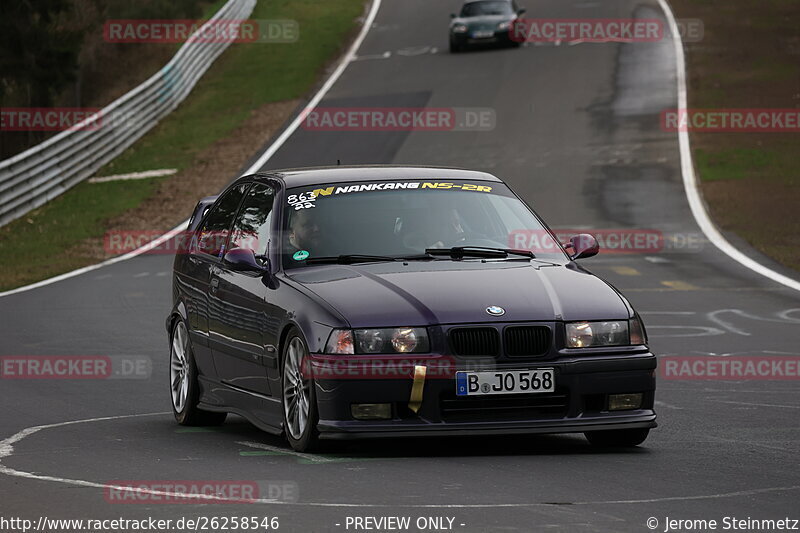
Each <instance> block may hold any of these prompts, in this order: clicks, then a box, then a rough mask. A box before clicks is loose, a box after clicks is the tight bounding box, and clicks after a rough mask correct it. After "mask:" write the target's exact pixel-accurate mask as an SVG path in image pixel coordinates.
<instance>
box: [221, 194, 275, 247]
mask: <svg viewBox="0 0 800 533" xmlns="http://www.w3.org/2000/svg"><path fill="white" fill-rule="evenodd" d="M274 200H275V190H274V189H273V188H272V187H270V186H269V185H262V184H260V183H257V184H255V185H253V187H252V188H251V189H250V192H248V193H247V196H245V198H244V201H243V202H242V208H241V209H240V210H239V215H238V216H237V217H236V222H235V223H234V225H233V234H232V235H231V244H230V247H231V248H248V249H250V250H253V251H254V252H255V253H256V255H263V254H266V253H267V246H268V244H269V239H270V234H269V233H270V228H271V227H272V206H273V203H274Z"/></svg>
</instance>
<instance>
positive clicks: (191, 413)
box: [169, 318, 228, 426]
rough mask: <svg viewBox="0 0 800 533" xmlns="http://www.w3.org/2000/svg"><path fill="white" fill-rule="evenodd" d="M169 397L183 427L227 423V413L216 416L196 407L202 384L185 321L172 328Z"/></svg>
mask: <svg viewBox="0 0 800 533" xmlns="http://www.w3.org/2000/svg"><path fill="white" fill-rule="evenodd" d="M169 378H170V393H171V394H170V396H171V397H172V414H173V415H174V416H175V420H176V421H177V422H178V424H180V425H182V426H218V425H220V424H222V423H223V422H225V417H226V416H228V413H213V412H211V411H203V410H202V409H199V408H198V407H197V404H198V403H199V398H200V385H199V383H198V381H197V365H196V364H195V362H194V356H193V355H192V345H191V342H190V341H189V332H188V330H187V329H186V324H185V323H184V321H183V319H181V318H179V319H178V320H176V321H175V324H173V326H172V334H171V335H170V350H169Z"/></svg>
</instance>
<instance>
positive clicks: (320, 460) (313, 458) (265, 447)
mask: <svg viewBox="0 0 800 533" xmlns="http://www.w3.org/2000/svg"><path fill="white" fill-rule="evenodd" d="M236 444H241V445H242V446H247V447H249V448H255V449H256V450H266V451H269V452H275V453H281V454H285V455H294V456H295V457H299V458H300V459H305V460H306V461H311V462H314V463H332V462H334V461H335V459H329V458H327V457H322V456H319V455H313V454H310V453H302V452H296V451H294V450H292V449H289V448H279V447H278V446H270V445H269V444H264V443H263V442H249V441H238V442H237V443H236Z"/></svg>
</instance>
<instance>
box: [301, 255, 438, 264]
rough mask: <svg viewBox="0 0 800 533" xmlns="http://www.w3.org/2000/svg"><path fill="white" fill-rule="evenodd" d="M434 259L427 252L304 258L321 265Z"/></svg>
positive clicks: (308, 261)
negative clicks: (403, 254) (394, 255)
mask: <svg viewBox="0 0 800 533" xmlns="http://www.w3.org/2000/svg"><path fill="white" fill-rule="evenodd" d="M429 259H434V257H433V256H431V255H428V254H424V255H422V254H420V255H409V256H396V257H392V256H390V255H367V254H346V255H331V256H325V257H309V258H308V259H306V264H307V265H321V264H328V263H330V264H339V265H352V264H354V263H377V262H381V261H383V262H387V261H425V260H429Z"/></svg>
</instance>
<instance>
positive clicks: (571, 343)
mask: <svg viewBox="0 0 800 533" xmlns="http://www.w3.org/2000/svg"><path fill="white" fill-rule="evenodd" d="M565 326H566V330H567V348H589V347H594V346H624V345H627V344H630V343H631V341H630V335H629V333H628V321H627V320H609V321H603V322H567V323H566V324H565Z"/></svg>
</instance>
